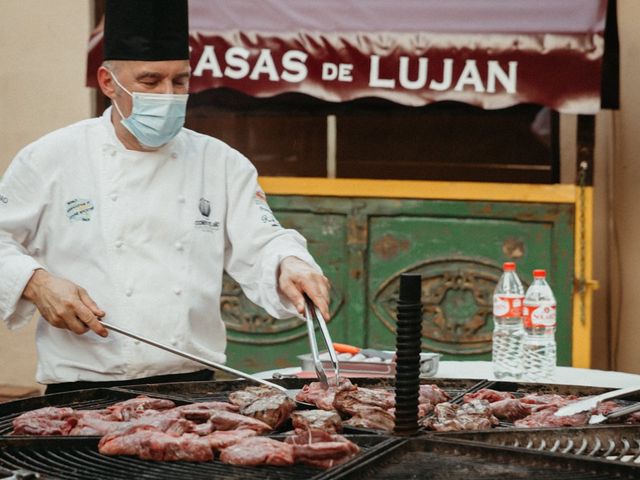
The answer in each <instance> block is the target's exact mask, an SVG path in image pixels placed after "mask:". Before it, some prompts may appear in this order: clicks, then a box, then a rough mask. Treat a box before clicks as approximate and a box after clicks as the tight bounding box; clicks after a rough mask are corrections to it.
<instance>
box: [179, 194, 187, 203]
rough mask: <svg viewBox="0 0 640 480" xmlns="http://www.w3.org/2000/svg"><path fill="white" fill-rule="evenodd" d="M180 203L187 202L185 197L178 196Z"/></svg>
mask: <svg viewBox="0 0 640 480" xmlns="http://www.w3.org/2000/svg"><path fill="white" fill-rule="evenodd" d="M178 202H180V203H184V202H185V198H184V195H178Z"/></svg>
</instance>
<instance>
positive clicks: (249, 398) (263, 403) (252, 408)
mask: <svg viewBox="0 0 640 480" xmlns="http://www.w3.org/2000/svg"><path fill="white" fill-rule="evenodd" d="M229 401H230V402H232V403H233V404H235V405H237V406H238V407H240V413H242V414H243V415H247V416H249V417H253V418H257V419H258V420H262V421H263V422H265V423H266V424H267V425H269V426H270V427H271V428H278V427H279V426H280V425H282V424H283V423H284V422H286V421H287V420H288V419H289V415H291V412H292V411H293V410H294V409H295V408H296V403H295V402H294V401H293V400H291V399H290V398H289V397H287V396H286V395H285V394H284V393H282V392H281V391H279V390H275V389H273V388H269V387H248V388H246V389H244V390H240V391H238V392H233V393H232V394H230V395H229Z"/></svg>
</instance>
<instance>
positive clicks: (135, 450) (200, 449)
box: [98, 427, 213, 462]
mask: <svg viewBox="0 0 640 480" xmlns="http://www.w3.org/2000/svg"><path fill="white" fill-rule="evenodd" d="M98 450H99V451H100V453H101V454H103V455H131V456H137V457H139V458H141V459H143V460H155V461H165V462H171V461H187V462H206V461H209V460H213V450H212V449H211V445H210V442H209V440H208V439H207V438H206V437H199V436H198V435H194V434H188V433H187V434H184V435H181V436H176V435H171V434H168V433H164V432H159V431H157V430H155V429H153V428H152V427H134V428H133V429H130V430H127V431H126V432H124V433H122V434H121V435H107V436H105V437H103V438H102V439H101V440H100V443H99V444H98Z"/></svg>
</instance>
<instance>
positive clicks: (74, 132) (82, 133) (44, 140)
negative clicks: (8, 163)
mask: <svg viewBox="0 0 640 480" xmlns="http://www.w3.org/2000/svg"><path fill="white" fill-rule="evenodd" d="M101 130H102V129H101V127H100V119H99V118H91V119H87V120H82V121H80V122H76V123H74V124H71V125H68V126H66V127H62V128H59V129H57V130H53V131H52V132H50V133H47V134H46V135H43V136H42V137H40V138H38V139H37V140H35V141H34V142H32V143H30V144H28V145H27V146H25V147H24V148H23V149H22V150H20V151H19V152H18V154H17V155H16V156H15V158H14V160H13V163H23V164H25V165H27V166H29V167H30V168H33V169H36V170H38V171H47V170H52V169H56V168H60V167H64V166H67V165H73V164H75V163H77V162H78V161H81V159H82V158H86V156H87V155H88V154H89V152H90V151H92V150H95V149H97V148H101V146H102V144H103V143H104V141H103V138H102V137H103V136H104V135H102V131H101Z"/></svg>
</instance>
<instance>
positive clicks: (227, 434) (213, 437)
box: [205, 430, 257, 450]
mask: <svg viewBox="0 0 640 480" xmlns="http://www.w3.org/2000/svg"><path fill="white" fill-rule="evenodd" d="M256 435H257V433H256V432H255V431H254V430H228V431H218V432H213V433H211V434H209V435H207V436H206V437H205V438H206V439H207V440H208V441H209V446H210V447H211V448H212V449H213V450H222V449H223V448H227V447H230V446H231V445H234V444H235V443H238V442H239V441H240V440H242V439H244V438H248V437H255V436H256Z"/></svg>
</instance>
